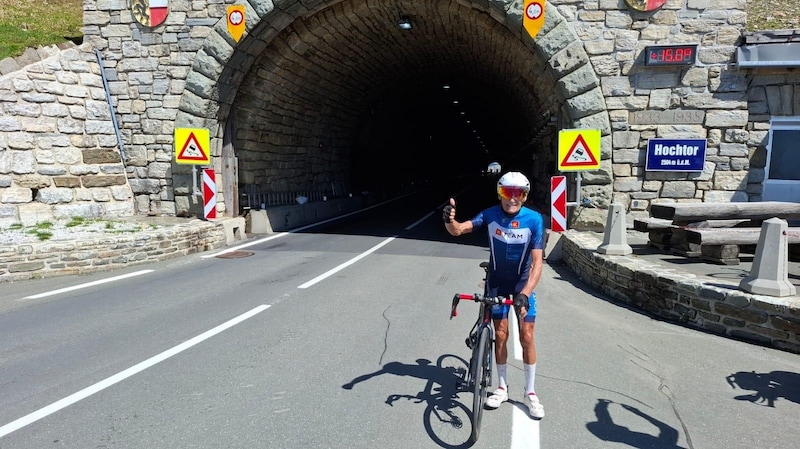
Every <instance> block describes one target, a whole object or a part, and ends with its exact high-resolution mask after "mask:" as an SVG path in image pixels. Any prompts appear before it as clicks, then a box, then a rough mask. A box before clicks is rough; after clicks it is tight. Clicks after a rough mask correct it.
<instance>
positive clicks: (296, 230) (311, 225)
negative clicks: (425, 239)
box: [200, 192, 432, 259]
mask: <svg viewBox="0 0 800 449" xmlns="http://www.w3.org/2000/svg"><path fill="white" fill-rule="evenodd" d="M410 195H413V192H411V193H406V194H405V195H401V196H399V197H397V198H392V199H390V200H386V201H383V202H381V203H378V204H373V205H372V206H369V207H365V208H364V209H359V210H357V211H353V212H350V213H347V214H344V215H337V216H335V217H332V218H329V219H327V220H322V221H318V222H316V223H311V224H308V225H305V226H301V227H299V228H295V229H291V230H289V231H286V232H281V233H278V234H275V235H271V236H269V237H265V238H263V239H258V240H254V241H252V242H248V243H244V244H242V245H238V246H234V247H231V248H226V249H224V250H222V251H220V252H217V253H213V254H206V255H204V256H200V257H201V258H202V259H207V258H209V257H217V256H220V255H222V254H227V253H229V252H232V251H236V250H239V249H242V248H247V247H248V246H253V245H257V244H259V243H263V242H266V241H269V240H272V239H276V238H278V237H283V236H286V235H289V234H293V233H295V232H300V231H304V230H306V229H309V228H313V227H315V226H319V225H322V224H325V223H329V222H331V221H334V220H340V219H342V218H345V217H349V216H351V215H355V214H360V213H362V212H366V211H368V210H370V209H374V208H376V207H380V206H383V205H384V204H388V203H391V202H392V201H397V200H399V199H402V198H405V197H407V196H410ZM431 213H432V212H431ZM426 217H427V216H426ZM415 224H416V223H415ZM411 226H412V227H413V226H414V225H411ZM406 229H409V228H406Z"/></svg>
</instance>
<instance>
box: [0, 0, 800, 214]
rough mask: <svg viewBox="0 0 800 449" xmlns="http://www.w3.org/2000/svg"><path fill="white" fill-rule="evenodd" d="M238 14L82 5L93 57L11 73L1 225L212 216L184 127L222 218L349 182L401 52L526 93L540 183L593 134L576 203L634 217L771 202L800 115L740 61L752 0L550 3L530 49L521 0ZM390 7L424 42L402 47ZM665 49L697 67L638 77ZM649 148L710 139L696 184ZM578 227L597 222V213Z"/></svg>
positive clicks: (765, 74) (2, 152)
mask: <svg viewBox="0 0 800 449" xmlns="http://www.w3.org/2000/svg"><path fill="white" fill-rule="evenodd" d="M228 4H232V2H224V3H219V2H210V1H209V2H203V1H193V2H190V1H187V0H170V2H169V8H170V9H169V15H168V16H167V18H166V21H165V22H164V23H163V24H161V25H159V26H157V27H154V28H148V27H144V26H142V25H140V24H139V23H138V22H137V21H136V19H135V18H134V16H133V15H132V13H131V9H130V5H129V2H128V1H123V0H87V1H85V2H84V10H85V11H84V25H85V26H84V35H85V39H84V43H83V44H82V45H80V46H78V47H75V48H70V49H67V50H64V51H61V52H59V53H58V54H54V55H45V56H46V57H43V58H42V60H41V61H34V62H33V63H29V62H30V61H21V62H20V63H19V64H14V61H10V62H9V61H3V62H2V63H0V108H1V109H0V110H1V111H2V115H0V225H2V224H8V223H14V222H20V221H26V218H27V221H31V220H32V219H34V218H36V219H39V218H46V217H47V216H48V215H50V216H56V217H59V216H60V217H64V216H71V215H83V216H107V215H114V216H119V215H126V214H151V215H167V216H170V215H178V216H188V215H197V214H199V213H202V212H201V211H202V204H201V202H202V200H201V199H200V198H199V197H197V196H196V195H195V194H194V192H193V180H192V176H193V175H192V170H191V168H190V167H189V166H187V165H179V164H176V163H175V160H174V159H175V158H174V144H175V142H174V137H173V135H174V134H173V133H174V129H175V128H205V129H208V130H210V135H211V142H210V148H209V149H208V151H209V152H210V155H211V167H212V168H214V169H215V170H216V172H217V189H218V211H219V213H220V214H225V215H232V216H235V215H237V214H238V210H235V209H236V208H235V204H236V198H235V197H236V196H238V195H239V194H240V192H239V190H238V187H239V183H240V182H244V183H253V184H260V185H267V186H269V187H272V188H274V189H275V190H287V191H291V190H300V189H304V188H311V189H314V188H317V187H319V186H322V187H321V188H325V186H328V185H331V183H334V182H343V183H345V184H346V183H347V181H348V176H349V174H348V171H347V170H348V169H347V163H346V160H347V157H348V155H349V153H348V151H349V145H350V144H351V143H352V142H350V141H349V140H348V136H349V135H350V133H351V132H352V130H353V129H354V127H355V126H357V122H358V120H359V114H360V113H361V109H363V108H365V107H367V105H368V104H369V101H370V99H371V98H372V97H373V96H374V95H376V94H377V93H378V92H380V91H382V90H386V89H390V88H391V85H392V83H394V82H397V81H398V79H399V78H398V70H397V69H396V67H393V66H392V65H391V61H392V58H400V59H401V61H402V63H403V64H404V67H410V68H411V69H410V70H412V71H415V73H417V74H418V75H419V76H425V74H426V70H429V71H437V70H439V71H441V70H444V68H443V67H447V66H455V67H459V68H461V70H463V71H464V72H466V76H469V77H472V78H475V79H477V78H481V77H483V78H485V79H490V80H492V81H493V82H495V83H497V84H498V85H502V86H503V88H505V89H508V90H510V91H512V92H513V93H515V95H516V97H517V98H518V101H519V103H520V104H521V105H523V106H525V107H526V108H527V110H528V115H527V116H526V118H525V119H526V122H527V123H529V125H530V134H529V135H526V136H524V137H525V138H526V139H529V140H531V141H532V142H536V145H535V147H536V148H538V150H537V151H536V152H532V153H531V155H530V160H531V162H530V170H529V173H531V174H532V175H533V178H534V179H538V180H539V181H540V184H543V185H542V186H540V187H542V188H544V189H547V187H546V186H547V185H548V184H549V182H547V181H548V179H549V176H552V175H554V174H557V173H556V170H555V168H556V162H557V161H556V154H557V153H556V151H557V131H558V129H599V130H600V131H601V135H602V145H601V161H600V169H599V170H593V171H586V172H582V174H581V175H582V191H581V193H582V196H583V197H588V198H589V199H591V200H592V202H593V203H594V204H597V205H599V206H601V207H605V206H607V205H609V204H610V203H611V202H619V203H622V204H625V205H626V207H627V209H628V210H629V211H630V212H631V213H630V214H629V215H630V216H632V217H635V216H636V215H637V214H640V215H647V212H646V211H647V209H648V208H649V206H650V205H651V204H652V203H656V202H659V201H748V200H749V201H758V200H760V194H761V188H762V187H761V186H762V182H763V180H764V168H763V167H764V166H765V162H766V161H765V154H766V150H765V137H766V135H767V132H768V129H769V120H770V117H773V116H776V115H800V100H798V99H800V75H797V74H794V73H792V72H790V71H786V70H783V71H782V70H773V71H764V70H760V71H757V70H742V69H739V68H737V67H736V66H735V64H734V61H735V53H736V48H737V43H738V42H739V41H740V39H741V37H742V36H743V34H744V33H745V31H744V30H745V24H746V13H745V7H746V2H745V0H668V1H667V2H666V4H665V5H664V6H663V7H661V8H660V9H658V10H656V11H653V12H650V13H642V12H637V11H635V10H633V9H631V8H629V7H628V6H627V4H626V3H625V1H624V0H595V1H583V0H580V1H577V0H550V1H548V2H547V3H546V14H545V16H546V21H545V24H544V27H543V29H542V30H541V32H540V33H539V34H538V35H537V36H536V37H535V38H530V37H529V36H528V35H527V34H526V31H525V30H524V29H523V26H522V11H521V8H522V2H520V1H487V0H460V1H458V0H449V1H448V0H442V1H433V0H427V1H411V0H399V1H397V2H393V3H392V4H391V5H388V4H386V2H375V1H371V0H344V1H314V0H299V1H298V0H293V1H289V0H287V1H279V0H250V1H249V2H244V3H243V4H244V5H245V8H246V17H247V22H246V24H247V33H246V34H245V35H244V37H243V38H242V39H241V40H240V41H239V42H238V43H237V42H235V41H234V40H233V38H232V37H231V36H230V34H229V32H228V28H227V15H226V8H227V6H228ZM398 11H402V12H403V13H404V14H408V15H410V16H413V17H415V18H416V19H417V20H419V26H418V30H422V31H424V33H423V32H421V31H420V32H418V33H417V34H416V35H414V36H415V37H414V38H413V40H408V41H402V39H405V38H404V37H401V36H402V35H401V34H400V33H402V31H398V30H395V29H394V28H393V25H394V24H395V22H396V20H397V16H398ZM376 36H378V37H377V38H376ZM406 36H407V35H406ZM669 43H690V44H697V45H698V54H697V62H696V63H695V64H694V65H692V66H687V67H668V68H653V67H645V66H643V64H642V60H643V53H644V51H643V50H644V47H645V46H647V45H655V44H669ZM389 56H391V58H390V57H389ZM437 61H442V64H438V65H437ZM387 64H388V65H387ZM101 65H102V68H103V70H101ZM103 74H104V75H105V79H103V78H104V77H103V76H102V75H103ZM106 85H107V88H106V87H105V86H106ZM106 92H107V93H108V96H109V97H110V99H111V103H112V104H113V107H114V116H115V117H116V120H117V127H118V129H119V135H120V138H121V142H119V141H118V139H117V136H116V132H117V131H116V127H115V126H114V122H113V121H112V120H111V118H112V114H111V113H110V112H109V109H108V105H107V104H106ZM543 111H545V112H546V113H543ZM669 111H673V112H681V111H695V112H697V114H672V115H671V117H673V118H672V119H668V118H665V117H667V114H663V113H664V112H669ZM648 117H651V118H650V119H648ZM652 117H656V118H652ZM676 117H677V119H676ZM698 117H699V118H698ZM554 125H555V126H554ZM654 137H668V138H686V139H690V138H691V139H705V140H706V141H707V146H708V149H707V157H706V161H705V166H704V168H703V171H702V172H694V173H674V172H645V170H644V162H645V161H644V158H645V149H646V147H647V140H648V139H649V138H654ZM109 155H111V157H109ZM574 218H575V226H577V227H580V226H587V227H596V226H602V225H603V223H605V212H604V211H602V210H599V209H598V210H591V209H584V210H583V211H582V212H581V214H580V215H579V216H578V217H574Z"/></svg>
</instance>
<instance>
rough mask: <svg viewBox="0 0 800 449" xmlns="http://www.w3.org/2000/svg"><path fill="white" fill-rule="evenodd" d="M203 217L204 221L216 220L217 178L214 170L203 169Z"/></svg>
mask: <svg viewBox="0 0 800 449" xmlns="http://www.w3.org/2000/svg"><path fill="white" fill-rule="evenodd" d="M203 216H204V217H205V218H206V220H213V219H215V218H217V178H216V176H215V175H214V169H212V168H204V169H203Z"/></svg>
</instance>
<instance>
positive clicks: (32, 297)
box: [22, 270, 153, 299]
mask: <svg viewBox="0 0 800 449" xmlns="http://www.w3.org/2000/svg"><path fill="white" fill-rule="evenodd" d="M152 272H153V270H141V271H135V272H133V273H128V274H122V275H119V276H114V277H111V278H107V279H101V280H99V281H93V282H87V283H85V284H79V285H73V286H72V287H66V288H61V289H58V290H51V291H49V292H44V293H39V294H38V295H31V296H26V297H24V298H22V299H39V298H44V297H46V296H52V295H57V294H59V293H65V292H70V291H72V290H79V289H82V288H86V287H92V286H94V285H100V284H105V283H106V282H113V281H118V280H120V279H125V278H130V277H134V276H139V275H142V274H147V273H152Z"/></svg>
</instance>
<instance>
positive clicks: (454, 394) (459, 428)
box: [342, 354, 472, 449]
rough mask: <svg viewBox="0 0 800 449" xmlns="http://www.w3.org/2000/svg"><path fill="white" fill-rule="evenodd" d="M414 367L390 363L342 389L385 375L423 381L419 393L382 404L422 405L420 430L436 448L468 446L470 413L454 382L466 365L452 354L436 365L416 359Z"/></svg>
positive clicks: (395, 397)
mask: <svg viewBox="0 0 800 449" xmlns="http://www.w3.org/2000/svg"><path fill="white" fill-rule="evenodd" d="M416 362H417V364H416V365H412V364H406V363H401V362H390V363H387V364H385V365H383V367H382V368H381V369H379V370H377V371H374V372H372V373H368V374H364V375H361V376H358V377H356V378H354V379H353V380H352V381H350V382H348V383H346V384H344V385H342V388H344V389H345V390H352V389H353V388H354V387H355V386H356V385H357V384H359V383H361V382H365V381H367V380H369V379H372V378H373V377H376V376H382V375H386V374H390V375H394V376H408V377H415V378H418V379H420V380H424V381H426V383H425V387H424V388H423V389H422V391H420V392H418V393H416V394H415V395H411V394H390V395H389V396H388V397H387V398H386V404H388V405H389V406H390V407H393V406H394V403H395V402H396V401H398V400H400V399H407V400H410V401H413V402H414V403H415V404H425V411H424V412H423V426H424V427H425V431H426V432H427V433H428V436H429V437H430V438H431V440H432V441H433V442H435V443H436V444H437V445H439V447H442V448H446V449H461V448H468V447H471V446H472V443H471V442H470V434H471V432H472V410H471V409H470V408H468V407H467V406H466V405H464V404H462V403H461V402H459V401H458V393H459V390H458V381H459V380H460V379H461V378H462V377H463V376H464V373H466V370H467V362H466V361H465V360H464V359H462V358H461V357H458V356H456V355H452V354H445V355H442V356H440V357H439V359H438V360H437V362H436V365H433V364H432V363H431V361H430V360H428V359H417V360H416Z"/></svg>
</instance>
